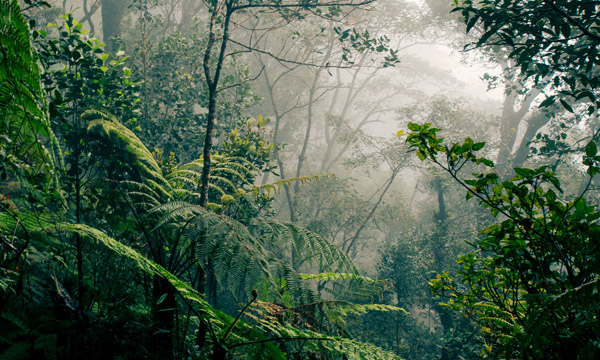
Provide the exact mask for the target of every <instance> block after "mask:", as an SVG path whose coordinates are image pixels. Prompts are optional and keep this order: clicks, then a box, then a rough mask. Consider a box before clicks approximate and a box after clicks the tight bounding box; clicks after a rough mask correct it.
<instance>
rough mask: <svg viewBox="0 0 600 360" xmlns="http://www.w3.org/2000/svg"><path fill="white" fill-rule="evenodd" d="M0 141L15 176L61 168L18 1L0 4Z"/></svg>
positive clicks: (44, 98) (34, 58) (26, 27)
mask: <svg viewBox="0 0 600 360" xmlns="http://www.w3.org/2000/svg"><path fill="white" fill-rule="evenodd" d="M0 139H2V140H1V141H0V149H4V151H6V153H7V154H9V155H10V154H12V155H14V157H10V156H7V157H6V159H7V160H8V163H7V167H8V168H10V169H12V170H13V171H14V172H16V171H15V170H16V168H17V167H22V168H32V167H33V168H35V169H36V171H37V170H41V169H44V171H46V172H49V173H51V172H52V170H53V168H54V166H55V165H62V163H61V159H62V154H61V152H60V146H59V144H58V140H57V138H56V136H55V135H54V133H53V132H52V129H51V127H50V120H49V117H48V105H47V101H46V96H45V91H44V89H43V86H42V83H41V81H40V73H39V67H38V63H37V54H36V52H35V50H34V49H33V47H32V46H31V40H30V36H29V25H28V22H27V20H26V19H25V17H24V16H23V15H22V14H21V10H20V7H19V3H18V1H17V0H10V1H2V2H0ZM11 159H12V160H11ZM20 163H22V164H25V166H20V165H19V164H20ZM57 181H58V180H57V179H56V178H55V179H54V183H55V184H57Z"/></svg>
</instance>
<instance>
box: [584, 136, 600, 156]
mask: <svg viewBox="0 0 600 360" xmlns="http://www.w3.org/2000/svg"><path fill="white" fill-rule="evenodd" d="M597 153H598V147H597V146H596V143H595V142H594V141H593V140H592V141H590V142H589V143H588V144H587V146H586V147H585V154H586V155H587V156H589V157H594V156H596V154H597Z"/></svg>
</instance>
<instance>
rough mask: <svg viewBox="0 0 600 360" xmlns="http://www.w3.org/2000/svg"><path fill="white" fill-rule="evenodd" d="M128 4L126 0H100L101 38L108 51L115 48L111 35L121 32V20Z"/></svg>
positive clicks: (113, 50)
mask: <svg viewBox="0 0 600 360" xmlns="http://www.w3.org/2000/svg"><path fill="white" fill-rule="evenodd" d="M128 4H129V1H128V0H102V11H101V13H102V38H103V40H104V43H105V44H106V48H107V49H108V52H115V51H116V50H117V49H115V46H114V45H115V44H114V43H113V41H112V37H113V36H120V35H121V33H122V30H121V22H122V21H123V17H124V16H125V11H126V9H127V6H128Z"/></svg>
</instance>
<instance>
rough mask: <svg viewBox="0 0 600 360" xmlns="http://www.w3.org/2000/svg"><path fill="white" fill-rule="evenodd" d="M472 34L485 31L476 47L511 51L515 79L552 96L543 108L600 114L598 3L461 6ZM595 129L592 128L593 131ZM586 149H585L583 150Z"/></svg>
mask: <svg viewBox="0 0 600 360" xmlns="http://www.w3.org/2000/svg"><path fill="white" fill-rule="evenodd" d="M455 4H456V8H455V9H454V10H453V11H456V12H460V14H461V15H462V18H463V21H464V22H465V23H466V24H467V32H469V31H473V29H476V28H478V27H480V28H481V35H479V36H477V37H476V40H475V41H474V42H473V43H471V44H469V45H467V46H466V48H467V49H472V48H484V49H490V48H505V49H507V52H508V60H507V61H510V62H512V63H513V64H514V65H513V66H512V68H511V71H512V76H516V77H518V78H519V79H520V80H519V82H520V83H521V84H523V85H525V86H526V87H528V88H537V89H538V90H539V91H543V92H544V93H545V95H546V98H545V99H544V101H542V102H541V104H540V107H542V108H544V107H549V106H550V105H552V104H554V103H557V104H560V106H561V107H563V108H564V109H565V110H566V111H567V112H569V113H573V112H575V113H576V114H577V115H578V116H580V117H582V119H583V120H582V123H586V122H587V121H589V120H588V119H589V116H592V115H593V114H595V113H596V111H597V109H598V105H599V103H598V99H597V96H598V88H599V85H600V80H599V78H598V75H597V74H598V71H597V53H598V46H599V44H600V35H599V34H598V32H597V27H598V21H599V20H598V19H597V17H596V13H597V10H598V8H597V7H598V4H597V3H596V2H573V1H562V0H561V1H553V0H544V1H541V2H539V1H525V2H513V1H509V2H500V1H481V2H474V1H456V2H455ZM593 131H594V130H593V129H592V132H593ZM580 150H582V149H580Z"/></svg>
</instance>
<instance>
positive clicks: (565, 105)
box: [560, 99, 573, 113]
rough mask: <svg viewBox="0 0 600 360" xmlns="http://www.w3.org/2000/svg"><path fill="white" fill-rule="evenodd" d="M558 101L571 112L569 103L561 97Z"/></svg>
mask: <svg viewBox="0 0 600 360" xmlns="http://www.w3.org/2000/svg"><path fill="white" fill-rule="evenodd" d="M560 103H561V104H562V106H563V107H564V108H565V109H566V110H567V111H568V112H570V113H572V112H573V108H572V107H571V105H569V103H567V102H566V101H564V100H563V99H560Z"/></svg>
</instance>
